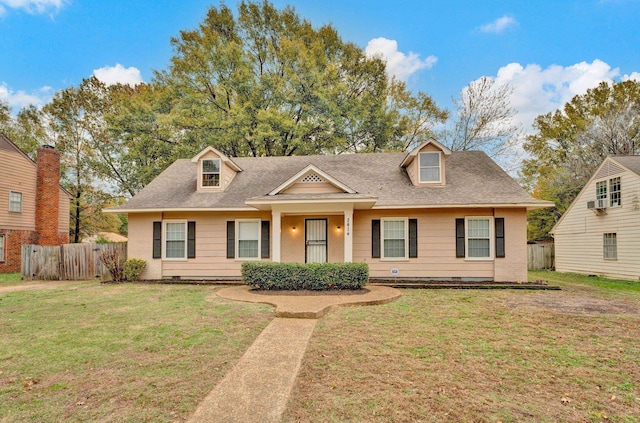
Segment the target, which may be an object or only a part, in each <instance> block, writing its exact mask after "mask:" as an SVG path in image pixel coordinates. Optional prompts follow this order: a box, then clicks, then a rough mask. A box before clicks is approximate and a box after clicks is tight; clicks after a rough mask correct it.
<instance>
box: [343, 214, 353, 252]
mask: <svg viewBox="0 0 640 423" xmlns="http://www.w3.org/2000/svg"><path fill="white" fill-rule="evenodd" d="M352 261H353V208H349V209H346V210H345V211H344V262H345V263H351V262H352Z"/></svg>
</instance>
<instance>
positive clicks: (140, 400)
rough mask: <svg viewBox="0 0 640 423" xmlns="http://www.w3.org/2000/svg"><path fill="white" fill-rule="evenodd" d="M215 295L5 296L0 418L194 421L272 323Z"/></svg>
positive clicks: (63, 291) (182, 289) (261, 310)
mask: <svg viewBox="0 0 640 423" xmlns="http://www.w3.org/2000/svg"><path fill="white" fill-rule="evenodd" d="M215 289H216V288H214V287H192V286H167V285H138V284H136V285H130V284H127V285H101V284H99V283H86V284H81V285H77V286H73V287H65V288H58V289H47V290H33V291H22V292H13V293H7V294H0V339H1V340H2V341H1V342H0V421H1V422H13V421H41V422H55V421H65V422H73V421H76V422H80V421H118V422H128V421H130V422H139V421H154V422H163V421H180V420H185V419H186V418H187V417H188V416H189V415H190V414H191V413H192V412H193V411H194V410H195V407H196V406H197V404H198V403H199V402H200V401H201V400H202V399H203V398H204V397H205V396H206V395H207V393H208V392H209V391H210V390H211V389H212V388H213V387H214V386H215V384H216V383H217V382H218V381H219V380H220V379H221V378H222V377H223V376H224V374H225V373H226V372H227V371H228V370H229V369H230V368H231V366H233V364H234V363H235V361H237V359H238V358H239V357H240V356H241V355H242V354H243V353H244V351H245V350H246V349H247V347H248V346H249V345H250V344H251V343H252V342H253V340H254V339H255V337H256V336H257V335H258V334H259V333H260V332H261V331H262V329H263V328H264V327H265V326H266V325H267V324H268V322H269V321H270V320H271V318H272V314H271V312H270V311H271V310H270V308H269V307H265V306H260V305H254V304H245V303H236V302H230V301H226V300H222V299H220V298H218V297H215V295H213V294H214V291H215ZM208 297H209V300H207V298H208Z"/></svg>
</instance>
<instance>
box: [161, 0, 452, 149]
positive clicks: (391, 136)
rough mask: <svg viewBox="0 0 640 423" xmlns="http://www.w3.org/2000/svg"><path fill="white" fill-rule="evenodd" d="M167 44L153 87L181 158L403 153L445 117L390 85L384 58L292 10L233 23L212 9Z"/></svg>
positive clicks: (267, 7)
mask: <svg viewBox="0 0 640 423" xmlns="http://www.w3.org/2000/svg"><path fill="white" fill-rule="evenodd" d="M171 43H172V45H173V47H174V51H175V54H174V56H173V58H172V59H171V65H170V67H169V69H168V70H166V71H160V72H156V74H155V86H157V87H164V88H166V90H167V91H168V93H169V95H170V96H171V97H172V99H173V101H172V104H171V111H170V113H169V114H168V119H169V120H170V121H171V122H172V124H173V125H174V126H175V128H176V129H178V128H179V129H180V134H181V136H180V137H181V145H180V146H179V147H178V148H179V150H180V151H184V153H181V154H182V155H184V156H189V155H192V154H194V153H195V152H198V151H200V150H201V149H202V148H204V147H205V146H207V145H213V146H215V147H216V148H218V149H219V150H221V151H223V152H224V153H226V154H229V155H231V156H246V155H249V156H273V155H280V156H288V155H293V154H295V155H304V154H317V153H335V152H343V151H350V152H360V151H380V150H388V149H395V150H401V149H403V148H405V147H406V144H407V142H408V141H407V140H410V141H409V142H413V141H415V142H418V141H419V140H420V139H426V137H428V136H429V135H431V134H432V132H431V128H432V126H433V125H434V124H435V123H436V122H438V121H440V120H442V119H444V117H446V112H444V111H442V110H440V109H438V108H437V107H436V105H435V103H433V101H432V100H431V98H430V97H428V96H427V95H426V94H424V93H419V94H418V95H417V96H415V97H414V96H412V95H411V94H410V93H409V92H408V91H407V90H406V88H405V86H404V84H403V83H400V82H397V81H394V80H391V81H390V80H389V79H388V78H387V75H386V72H385V70H386V67H385V63H384V62H383V61H382V59H380V58H371V57H367V56H366V55H365V53H364V51H363V50H362V49H361V48H360V47H358V46H356V45H355V44H353V43H348V42H344V41H343V40H342V39H341V38H340V37H339V35H338V34H337V32H336V31H335V29H334V28H333V27H331V26H330V25H326V26H322V27H320V28H317V29H316V28H313V27H312V26H311V24H310V23H309V22H308V21H306V20H304V19H302V18H300V17H299V16H298V15H297V14H296V13H295V11H294V9H293V8H292V7H286V8H284V9H282V10H278V9H276V8H275V7H274V6H273V4H271V3H270V2H268V1H263V2H259V3H253V2H245V1H243V2H241V3H240V4H239V6H238V13H237V16H234V15H233V13H232V11H231V9H230V8H229V7H227V6H225V5H222V6H220V7H219V8H216V7H215V6H212V7H211V8H210V9H209V11H208V13H207V16H206V18H205V19H204V21H203V22H202V23H201V24H200V26H199V27H198V28H197V29H195V30H192V31H181V32H180V35H179V36H178V37H176V38H173V39H172V40H171ZM418 116H419V117H420V118H421V119H419V120H415V119H414V117H418Z"/></svg>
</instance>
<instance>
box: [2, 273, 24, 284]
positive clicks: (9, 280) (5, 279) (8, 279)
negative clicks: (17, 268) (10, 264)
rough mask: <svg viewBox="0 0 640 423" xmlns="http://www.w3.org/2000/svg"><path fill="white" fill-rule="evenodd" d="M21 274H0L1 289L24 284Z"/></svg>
mask: <svg viewBox="0 0 640 423" xmlns="http://www.w3.org/2000/svg"><path fill="white" fill-rule="evenodd" d="M21 277H22V276H21V275H20V273H0V287H2V286H10V285H17V284H19V283H22V279H21Z"/></svg>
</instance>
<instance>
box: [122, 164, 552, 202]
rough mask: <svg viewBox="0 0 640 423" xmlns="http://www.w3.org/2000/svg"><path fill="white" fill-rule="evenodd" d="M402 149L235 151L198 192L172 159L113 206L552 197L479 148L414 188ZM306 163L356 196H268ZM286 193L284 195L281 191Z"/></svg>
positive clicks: (192, 168) (186, 169)
mask: <svg viewBox="0 0 640 423" xmlns="http://www.w3.org/2000/svg"><path fill="white" fill-rule="evenodd" d="M405 157H406V153H369V154H341V155H317V156H293V157H239V158H233V161H234V162H235V163H237V165H238V166H240V167H241V168H242V169H243V171H242V172H239V173H238V174H237V175H236V176H235V178H234V179H233V181H232V182H231V184H230V186H229V187H227V189H226V190H225V191H223V192H197V191H196V177H197V168H196V166H197V164H196V163H192V162H191V161H190V160H189V159H181V160H177V161H176V162H174V163H173V164H172V165H171V166H169V167H168V168H167V169H166V170H165V171H164V172H162V173H161V174H160V175H159V176H158V177H157V178H156V179H154V180H153V181H152V182H151V183H150V184H149V185H147V186H146V187H145V188H144V189H143V190H141V191H140V192H139V193H138V194H137V195H135V196H134V197H133V198H132V199H131V200H130V201H129V202H127V203H126V204H125V205H123V206H120V207H116V208H113V209H111V210H112V211H116V210H121V211H127V210H143V209H199V208H202V209H247V210H251V209H252V208H251V207H250V206H247V205H246V204H245V201H246V200H247V199H252V200H261V199H265V200H266V199H271V200H276V198H274V197H279V196H282V195H286V196H287V198H295V199H304V198H307V199H309V198H322V199H331V198H334V197H335V198H340V199H343V197H345V196H346V197H347V198H348V197H349V196H352V197H353V198H354V199H355V198H358V199H363V198H367V197H374V198H377V202H376V205H375V208H380V207H403V206H425V207H429V206H431V207H434V206H443V207H444V206H465V205H468V206H477V205H495V206H499V205H505V206H507V205H513V204H527V205H530V206H532V207H536V206H537V207H545V206H548V205H549V204H550V203H548V202H546V201H541V200H536V199H534V198H532V197H531V196H530V195H529V194H528V193H527V192H526V191H525V190H524V189H522V188H521V187H520V186H519V185H518V184H517V183H516V182H515V181H514V180H513V178H511V177H510V176H509V175H507V174H506V173H505V172H504V171H503V170H502V169H501V168H500V167H499V166H498V165H497V164H496V163H495V162H493V160H491V159H490V158H489V157H488V156H487V155H486V154H484V153H483V152H477V151H468V152H454V153H453V154H451V156H449V157H448V158H447V159H446V165H445V166H446V167H445V169H446V185H445V186H439V187H435V186H434V187H416V186H413V185H412V184H411V181H410V179H409V176H408V175H407V173H406V170H405V169H403V168H401V167H400V163H402V161H403V159H404V158H405ZM309 164H313V165H314V166H316V167H317V168H319V169H321V170H322V171H324V172H326V173H327V174H329V175H331V176H332V177H333V178H335V179H337V180H338V181H340V182H342V183H344V184H345V185H347V186H349V187H350V188H352V189H354V190H355V191H356V192H357V194H315V195H313V196H310V195H308V194H279V195H278V196H267V194H268V193H269V192H270V191H271V190H273V189H274V188H276V187H278V186H279V185H280V184H282V183H284V182H285V181H287V180H288V179H289V178H291V177H292V176H294V175H295V174H296V173H297V172H299V171H300V170H302V169H304V168H305V167H306V166H308V165H309ZM283 198H284V197H283Z"/></svg>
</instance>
